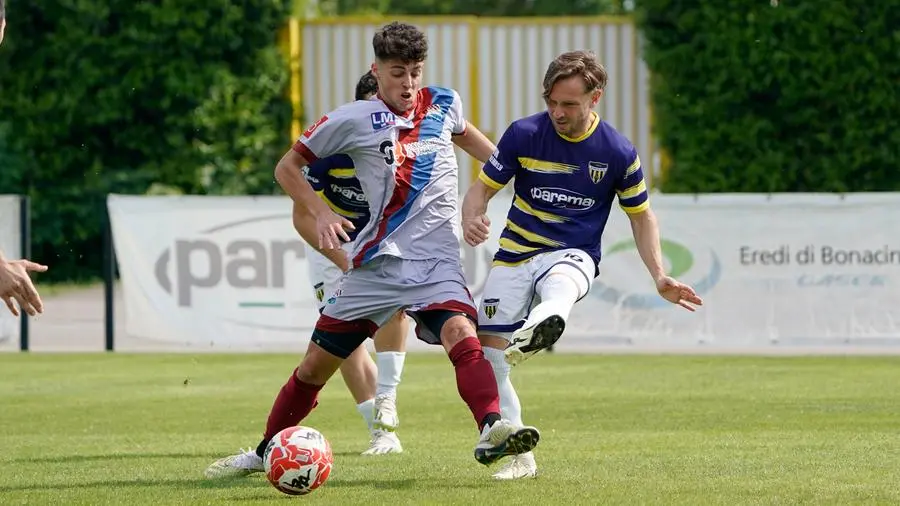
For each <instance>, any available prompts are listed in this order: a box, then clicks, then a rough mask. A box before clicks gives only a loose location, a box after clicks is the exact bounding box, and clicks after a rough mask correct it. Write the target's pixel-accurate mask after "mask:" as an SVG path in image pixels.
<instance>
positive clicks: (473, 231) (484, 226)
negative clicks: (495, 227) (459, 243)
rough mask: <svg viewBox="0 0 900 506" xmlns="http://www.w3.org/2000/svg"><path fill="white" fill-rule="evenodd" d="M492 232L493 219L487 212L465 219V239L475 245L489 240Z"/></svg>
mask: <svg viewBox="0 0 900 506" xmlns="http://www.w3.org/2000/svg"><path fill="white" fill-rule="evenodd" d="M490 234H491V220H490V219H488V217H487V215H486V214H482V215H479V216H476V217H474V218H467V219H464V220H463V239H465V240H466V243H467V244H468V245H469V246H472V247H475V246H478V245H479V244H481V243H483V242H484V241H487V240H488V237H490Z"/></svg>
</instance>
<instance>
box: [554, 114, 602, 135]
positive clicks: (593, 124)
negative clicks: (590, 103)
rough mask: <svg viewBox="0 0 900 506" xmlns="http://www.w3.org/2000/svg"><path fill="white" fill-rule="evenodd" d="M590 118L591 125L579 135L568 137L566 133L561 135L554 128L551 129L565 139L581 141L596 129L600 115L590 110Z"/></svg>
mask: <svg viewBox="0 0 900 506" xmlns="http://www.w3.org/2000/svg"><path fill="white" fill-rule="evenodd" d="M591 118H592V119H591V126H589V127H588V129H587V131H585V132H584V133H583V134H581V135H579V136H578V137H569V136H567V135H563V134H561V133H559V132H556V129H554V130H553V131H554V132H556V135H558V136H560V137H562V138H563V139H565V140H567V141H569V142H581V141H583V140H585V139H587V138H588V137H590V136H591V134H592V133H594V130H596V129H597V126H599V125H600V116H597V113H596V112H594V111H591Z"/></svg>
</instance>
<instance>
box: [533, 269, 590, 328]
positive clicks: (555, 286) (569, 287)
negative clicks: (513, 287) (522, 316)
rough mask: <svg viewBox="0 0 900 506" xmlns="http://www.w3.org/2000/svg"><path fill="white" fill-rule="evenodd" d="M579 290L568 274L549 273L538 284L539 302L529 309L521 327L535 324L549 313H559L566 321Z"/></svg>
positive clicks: (549, 314)
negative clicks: (529, 311)
mask: <svg viewBox="0 0 900 506" xmlns="http://www.w3.org/2000/svg"><path fill="white" fill-rule="evenodd" d="M580 292H581V290H580V287H579V286H578V284H577V283H576V282H575V280H573V279H572V278H571V277H569V276H568V275H565V274H550V275H549V276H547V277H546V278H545V279H544V280H542V281H541V282H540V283H539V284H538V287H537V293H538V295H539V296H540V298H541V303H540V304H538V305H537V306H535V307H534V309H532V310H531V313H529V314H528V319H526V320H525V324H524V325H523V327H526V328H527V327H531V326H533V325H537V324H538V323H540V322H542V321H544V320H545V319H547V318H548V317H549V316H551V315H559V316H560V317H562V319H563V321H567V320H568V319H569V313H571V312H572V306H574V305H575V301H577V300H578V296H579V295H580Z"/></svg>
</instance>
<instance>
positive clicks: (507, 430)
mask: <svg viewBox="0 0 900 506" xmlns="http://www.w3.org/2000/svg"><path fill="white" fill-rule="evenodd" d="M540 439H541V433H540V432H538V430H537V429H536V428H534V427H527V426H517V425H514V424H513V423H512V422H510V421H509V420H500V421H497V422H494V424H493V425H490V426H487V425H486V426H485V427H484V429H483V430H482V431H481V438H479V440H478V444H477V445H475V460H477V461H478V462H480V463H481V464H484V465H486V466H489V465H491V464H493V463H494V462H497V461H498V460H500V459H502V458H503V457H506V456H508V455H519V454H521V453H528V452H530V451H531V450H533V449H534V447H535V446H537V444H538V440H540Z"/></svg>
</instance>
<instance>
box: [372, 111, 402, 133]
mask: <svg viewBox="0 0 900 506" xmlns="http://www.w3.org/2000/svg"><path fill="white" fill-rule="evenodd" d="M396 121H397V119H396V117H395V116H394V113H392V112H388V111H379V112H373V113H372V130H375V131H376V132H377V131H379V130H383V129H385V128H387V127H391V126H394V123H395V122H396Z"/></svg>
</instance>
